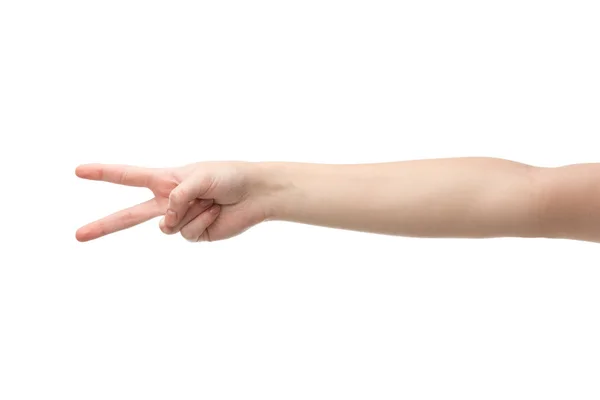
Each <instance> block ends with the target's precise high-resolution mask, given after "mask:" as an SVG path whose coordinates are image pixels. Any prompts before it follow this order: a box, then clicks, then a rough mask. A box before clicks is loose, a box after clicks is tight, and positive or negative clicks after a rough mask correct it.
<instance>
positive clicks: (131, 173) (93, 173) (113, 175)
mask: <svg viewBox="0 0 600 400" xmlns="http://www.w3.org/2000/svg"><path fill="white" fill-rule="evenodd" d="M75 174H76V175H77V176H78V177H80V178H83V179H90V180H93V181H104V182H110V183H116V184H119V185H127V186H136V187H150V186H151V185H152V179H153V178H154V175H155V174H156V170H155V169H152V168H144V167H134V166H132V165H116V164H84V165H80V166H79V167H77V169H76V170H75Z"/></svg>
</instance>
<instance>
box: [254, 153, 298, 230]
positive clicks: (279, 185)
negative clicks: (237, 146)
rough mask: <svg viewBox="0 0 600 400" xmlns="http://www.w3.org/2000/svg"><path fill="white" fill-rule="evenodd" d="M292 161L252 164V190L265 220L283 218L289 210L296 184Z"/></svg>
mask: <svg viewBox="0 0 600 400" xmlns="http://www.w3.org/2000/svg"><path fill="white" fill-rule="evenodd" d="M291 164H292V163H285V162H257V163H252V164H251V172H250V187H251V188H250V192H251V196H252V197H253V198H254V199H256V201H258V202H259V203H260V205H261V208H262V209H263V211H264V214H265V220H267V221H269V220H282V219H285V218H286V217H285V215H286V214H287V213H288V212H289V208H290V204H291V203H292V201H291V200H290V199H291V197H292V192H293V191H294V188H295V185H294V180H293V173H292V172H291V170H292V166H291Z"/></svg>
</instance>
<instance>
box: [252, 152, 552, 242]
mask: <svg viewBox="0 0 600 400" xmlns="http://www.w3.org/2000/svg"><path fill="white" fill-rule="evenodd" d="M260 168H261V171H262V174H263V176H265V177H267V178H266V180H267V181H269V182H270V184H271V187H272V188H273V191H272V193H273V194H272V196H271V206H270V215H269V217H270V218H272V219H278V220H286V221H294V222H300V223H307V224H313V225H321V226H329V227H336V228H343V229H352V230H360V231H368V232H377V233H385V234H393V235H402V236H419V237H498V236H522V237H530V236H539V235H540V231H539V227H540V225H539V218H540V216H539V213H538V211H539V206H538V204H539V201H538V197H537V191H536V185H535V184H534V181H535V179H534V178H533V176H534V175H535V174H536V173H537V169H535V168H534V167H530V166H527V165H524V164H519V163H515V162H511V161H506V160H500V159H491V158H459V159H438V160H419V161H405V162H397V163H386V164H363V165H319V164H296V163H265V164H261V167H260Z"/></svg>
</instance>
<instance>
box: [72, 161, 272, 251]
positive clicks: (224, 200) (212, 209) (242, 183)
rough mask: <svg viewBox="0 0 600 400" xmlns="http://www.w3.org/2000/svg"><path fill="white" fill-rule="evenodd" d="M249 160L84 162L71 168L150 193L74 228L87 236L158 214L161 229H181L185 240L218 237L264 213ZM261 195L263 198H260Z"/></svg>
mask: <svg viewBox="0 0 600 400" xmlns="http://www.w3.org/2000/svg"><path fill="white" fill-rule="evenodd" d="M253 171H254V168H253V164H252V163H243V162H207V163H196V164H190V165H186V166H183V167H180V168H144V167H135V166H128V165H107V164H86V165H81V166H79V167H77V169H76V171H75V173H76V175H77V176H78V177H80V178H83V179H90V180H96V181H104V182H110V183H115V184H119V185H127V186H135V187H143V188H147V189H150V190H151V191H152V193H153V194H154V197H153V198H152V199H150V200H148V201H146V202H144V203H141V204H138V205H135V206H133V207H130V208H126V209H124V210H121V211H118V212H116V213H114V214H111V215H109V216H107V217H105V218H102V219H100V220H98V221H95V222H92V223H90V224H88V225H86V226H84V227H82V228H80V229H79V230H77V233H76V238H77V240H79V241H89V240H93V239H97V238H99V237H102V236H105V235H108V234H111V233H114V232H117V231H120V230H123V229H127V228H131V227H133V226H135V225H138V224H141V223H142V222H146V221H148V220H150V219H152V218H155V217H159V216H164V218H163V219H162V220H161V221H160V228H161V230H162V231H163V232H164V233H167V234H172V233H176V232H181V235H182V236H183V237H184V238H185V239H187V240H189V241H194V242H196V241H212V240H221V239H226V238H228V237H231V236H234V235H237V234H239V233H241V232H242V231H244V230H246V229H248V228H249V227H251V226H253V225H255V224H257V223H259V222H261V221H263V220H265V219H266V218H267V213H266V204H265V202H264V201H261V199H263V196H261V195H260V194H259V193H258V191H257V190H255V189H256V188H255V186H260V185H253V183H254V182H255V181H256V180H255V179H253ZM263 200H264V199H263Z"/></svg>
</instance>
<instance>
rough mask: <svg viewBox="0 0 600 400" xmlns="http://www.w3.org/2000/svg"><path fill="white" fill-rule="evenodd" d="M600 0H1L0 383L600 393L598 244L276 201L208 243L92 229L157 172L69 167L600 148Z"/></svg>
mask: <svg viewBox="0 0 600 400" xmlns="http://www.w3.org/2000/svg"><path fill="white" fill-rule="evenodd" d="M598 21H600V10H599V8H598V2H597V1H587V2H586V1H547V0H546V1H531V0H518V1H493V2H492V1H426V0H423V1H404V2H400V1H347V0H346V1H327V0H319V1H306V0H305V1H294V2H292V1H210V2H209V1H202V2H199V1H189V2H177V1H170V2H166V1H165V2H157V1H124V0H119V1H95V2H92V1H24V0H20V1H16V0H14V1H11V0H4V1H0V136H1V139H0V140H1V143H0V163H1V169H0V174H1V180H0V182H1V186H0V191H1V194H2V196H1V200H0V201H1V204H2V211H3V214H2V218H1V220H0V221H1V223H2V230H1V233H0V236H1V239H2V241H1V242H0V246H1V253H0V398H1V399H3V400H4V399H6V400H12V399H55V398H56V399H62V400H65V399H198V398H202V399H261V400H262V399H392V398H394V399H395V398H404V399H448V398H456V399H508V398H510V399H542V398H544V399H548V398H556V399H597V398H599V397H600V380H599V376H600V361H599V360H600V340H599V338H600V322H599V315H600V312H599V311H600V288H599V287H600V265H599V263H598V260H599V254H600V253H599V251H600V250H599V249H600V248H599V247H598V245H595V244H590V243H578V242H569V241H550V240H541V239H540V240H519V239H495V240H423V239H405V238H397V237H386V236H379V235H370V234H364V233H357V232H347V231H336V230H332V229H325V228H316V227H310V226H304V225H294V224H285V223H277V222H273V223H268V224H264V225H261V226H258V227H255V228H253V229H251V230H250V231H248V232H247V233H245V234H243V235H241V236H239V237H237V238H234V239H231V240H228V241H223V242H219V243H208V244H206V243H203V244H197V245H193V244H189V243H187V242H186V241H185V240H183V239H182V238H181V237H166V236H164V235H163V234H162V233H161V232H160V231H159V229H158V227H157V223H158V222H157V221H152V222H149V223H146V224H144V225H141V226H139V227H136V228H134V229H131V230H129V231H126V232H121V233H118V234H115V235H112V236H109V237H106V238H103V239H100V240H98V241H95V242H90V243H84V244H81V243H78V242H76V241H75V237H74V233H75V229H76V228H77V227H79V226H81V225H83V224H85V223H87V222H90V221H92V220H94V219H96V218H99V217H102V216H104V215H105V214H108V213H111V212H113V211H116V210H118V209H120V208H123V207H126V206H129V205H132V204H135V203H137V202H139V201H142V200H145V199H146V198H148V195H149V193H146V192H145V191H143V190H141V191H140V189H132V188H124V187H116V186H111V185H109V184H103V183H98V182H87V181H80V180H78V179H77V178H76V177H75V176H74V173H73V171H74V168H75V167H76V166H77V165H78V164H80V163H88V162H104V163H129V164H139V165H146V166H177V165H181V164H184V163H188V162H193V161H201V160H231V159H237V160H251V161H259V160H279V161H309V162H310V161H314V162H328V163H338V162H340V163H341V162H343V163H348V162H351V163H359V162H377V161H394V160H406V159H418V158H433V157H452V156H471V155H472V156H493V157H502V158H508V159H512V160H517V161H521V162H525V163H530V164H534V165H542V166H558V165H563V164H570V163H578V162H594V161H600V149H599V148H598V146H597V143H598V141H597V140H596V139H597V135H598V133H599V132H600V118H599V117H598V116H599V113H598V110H599V108H600V95H599V93H600V52H599V51H598V50H599V48H600V24H599V23H598ZM599 179H600V177H599ZM599 207H600V205H599ZM599 229H600V228H599Z"/></svg>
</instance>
